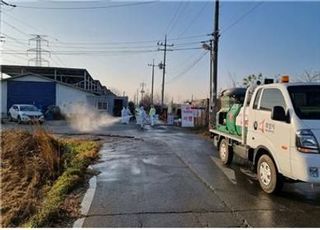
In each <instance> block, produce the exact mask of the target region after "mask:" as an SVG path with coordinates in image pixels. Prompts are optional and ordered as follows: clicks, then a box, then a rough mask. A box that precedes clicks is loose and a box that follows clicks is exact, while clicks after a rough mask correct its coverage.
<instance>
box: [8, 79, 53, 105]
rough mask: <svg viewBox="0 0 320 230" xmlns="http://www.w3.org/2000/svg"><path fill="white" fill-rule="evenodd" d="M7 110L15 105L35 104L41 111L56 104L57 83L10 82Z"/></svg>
mask: <svg viewBox="0 0 320 230" xmlns="http://www.w3.org/2000/svg"><path fill="white" fill-rule="evenodd" d="M7 92H8V97H7V108H8V109H9V108H10V107H11V105H13V104H34V105H35V106H37V107H38V108H39V109H41V110H43V111H44V110H46V108H47V107H48V106H49V105H55V104H56V83H55V82H35V81H8V90H7Z"/></svg>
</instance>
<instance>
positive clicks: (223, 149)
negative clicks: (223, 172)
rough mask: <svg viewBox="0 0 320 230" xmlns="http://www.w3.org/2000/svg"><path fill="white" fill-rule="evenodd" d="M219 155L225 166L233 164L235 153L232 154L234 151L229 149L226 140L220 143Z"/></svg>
mask: <svg viewBox="0 0 320 230" xmlns="http://www.w3.org/2000/svg"><path fill="white" fill-rule="evenodd" d="M219 155H220V159H221V161H222V164H224V165H230V164H231V162H232V158H233V152H232V149H231V148H230V147H229V145H228V142H227V140H226V139H223V140H222V141H221V142H220V146H219Z"/></svg>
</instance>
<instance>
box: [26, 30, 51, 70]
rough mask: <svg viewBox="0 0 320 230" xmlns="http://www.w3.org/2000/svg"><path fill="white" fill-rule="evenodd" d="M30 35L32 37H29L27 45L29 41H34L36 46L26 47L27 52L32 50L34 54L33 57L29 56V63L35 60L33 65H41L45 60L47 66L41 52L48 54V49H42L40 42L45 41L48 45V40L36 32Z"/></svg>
mask: <svg viewBox="0 0 320 230" xmlns="http://www.w3.org/2000/svg"><path fill="white" fill-rule="evenodd" d="M32 36H34V37H33V38H31V39H29V45H30V42H31V41H35V42H36V48H32V49H28V50H27V52H28V53H29V52H34V53H35V54H36V57H35V58H31V59H29V63H30V62H31V61H34V62H35V66H42V62H47V63H48V66H49V61H47V60H45V59H44V58H42V57H41V56H42V53H48V54H49V56H50V52H49V51H48V50H44V49H42V48H41V43H42V42H46V43H47V46H49V42H48V40H46V39H44V38H43V37H45V35H38V34H32Z"/></svg>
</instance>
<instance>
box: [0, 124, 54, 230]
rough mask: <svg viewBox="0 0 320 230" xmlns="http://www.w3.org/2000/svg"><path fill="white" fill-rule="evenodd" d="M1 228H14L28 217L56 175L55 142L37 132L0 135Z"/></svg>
mask: <svg viewBox="0 0 320 230" xmlns="http://www.w3.org/2000/svg"><path fill="white" fill-rule="evenodd" d="M1 149H2V152H1V169H0V173H1V177H0V185H1V216H2V218H1V222H0V224H1V226H2V227H7V226H18V225H19V224H20V223H21V221H23V220H24V219H27V218H28V217H30V216H31V215H32V214H33V213H34V212H35V210H36V209H37V206H38V205H39V201H40V200H41V198H42V197H43V194H44V192H45V190H46V185H49V184H50V182H52V181H53V180H54V179H55V178H56V177H57V176H58V175H59V171H60V170H59V166H60V151H59V150H60V148H59V143H58V142H57V141H56V140H54V139H53V138H52V137H50V136H49V135H48V134H47V133H45V132H44V131H41V130H37V131H35V132H34V134H30V133H28V132H26V131H22V130H14V131H5V132H3V133H2V135H1Z"/></svg>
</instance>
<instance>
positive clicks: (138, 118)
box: [135, 107, 141, 125]
mask: <svg viewBox="0 0 320 230" xmlns="http://www.w3.org/2000/svg"><path fill="white" fill-rule="evenodd" d="M135 111H136V122H137V125H140V124H141V119H140V109H139V108H138V107H137V108H136V110H135Z"/></svg>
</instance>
